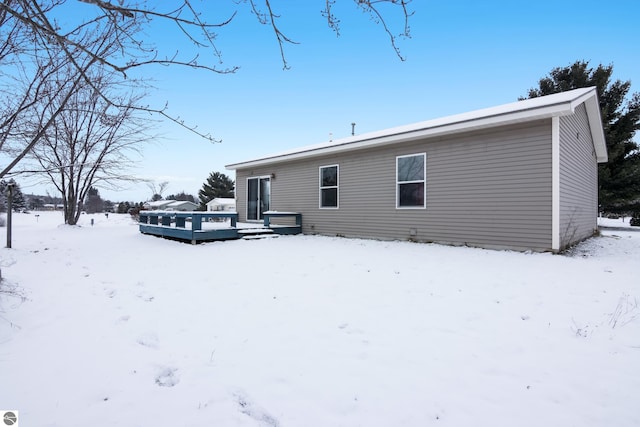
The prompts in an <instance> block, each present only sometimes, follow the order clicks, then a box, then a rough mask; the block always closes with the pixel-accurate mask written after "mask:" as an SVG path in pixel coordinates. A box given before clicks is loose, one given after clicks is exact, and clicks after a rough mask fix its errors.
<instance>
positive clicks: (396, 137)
mask: <svg viewBox="0 0 640 427" xmlns="http://www.w3.org/2000/svg"><path fill="white" fill-rule="evenodd" d="M582 103H585V105H586V109H587V115H588V118H589V126H590V128H591V133H592V137H593V143H594V148H595V152H596V157H597V160H598V162H606V161H607V149H606V145H605V139H604V132H603V130H602V119H601V117H600V107H599V104H598V96H597V93H596V88H595V87H590V88H581V89H574V90H570V91H567V92H561V93H556V94H553V95H547V96H541V97H538V98H530V99H525V100H523V101H518V102H513V103H510V104H504V105H500V106H497V107H492V108H485V109H482V110H475V111H471V112H468V113H463V114H456V115H453V116H448V117H443V118H439V119H434V120H428V121H424V122H419V123H415V124H411V125H405V126H399V127H395V128H391V129H386V130H381V131H377V132H370V133H367V134H363V135H358V136H353V137H349V138H343V139H340V140H337V141H332V142H325V143H322V144H317V145H312V146H308V147H302V148H299V149H296V150H292V151H287V152H283V153H278V154H273V155H269V156H266V157H262V158H259V159H254V160H249V161H246V162H240V163H232V164H229V165H227V166H226V168H227V169H229V170H236V169H244V168H249V167H256V166H263V165H268V164H272V163H278V162H283V161H289V160H297V159H304V158H309V157H315V156H321V155H326V154H333V153H337V152H342V151H351V150H360V149H364V148H367V147H372V146H380V145H387V144H394V143H401V142H406V141H413V140H417V139H422V138H426V137H435V136H443V135H450V134H455V133H460V132H466V131H471V130H477V129H485V128H490V127H495V126H502V125H508V124H514V123H520V122H527V121H532V120H539V119H545V118H551V117H559V116H564V115H568V114H572V113H574V111H575V109H576V107H578V106H579V105H581V104H582Z"/></svg>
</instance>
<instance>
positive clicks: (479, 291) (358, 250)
mask: <svg viewBox="0 0 640 427" xmlns="http://www.w3.org/2000/svg"><path fill="white" fill-rule="evenodd" d="M91 218H93V219H94V220H95V225H94V226H91V225H90V219H91ZM607 221H617V223H615V224H609V223H608V222H607ZM607 221H605V220H603V223H604V222H607V224H606V225H609V226H611V227H616V229H610V230H605V231H603V236H602V237H598V238H594V239H591V240H589V241H587V242H585V243H583V244H582V245H580V246H579V247H577V248H575V249H574V250H573V251H571V253H570V254H569V255H563V256H557V255H551V254H526V253H516V252H506V251H504V252H501V251H490V250H481V249H470V248H456V247H447V246H439V245H428V244H413V243H408V242H379V241H365V240H351V239H344V238H328V237H315V236H287V237H279V238H275V239H264V240H252V241H243V240H238V241H228V242H216V243H206V244H201V245H197V246H192V245H188V244H182V243H178V242H173V241H169V240H162V239H159V238H156V237H152V236H146V235H141V234H140V233H138V230H137V226H136V224H135V223H133V222H132V221H131V219H130V218H129V217H127V216H124V215H114V214H111V215H110V216H109V218H106V217H105V216H104V215H96V216H91V215H83V217H82V220H81V224H80V225H81V226H78V227H69V226H64V225H60V223H61V222H62V216H61V215H60V214H59V213H40V214H39V216H37V217H36V215H35V214H34V213H32V214H16V215H14V230H13V249H6V248H3V249H0V260H1V264H0V266H1V268H2V276H3V279H4V280H3V282H2V290H3V293H1V294H0V410H8V409H14V410H18V411H20V412H19V415H20V420H19V421H21V422H22V424H21V425H22V426H160V427H162V426H267V427H269V426H271V427H272V426H431V425H433V426H491V427H496V426H509V427H512V426H520V427H522V426H580V427H585V426H617V427H623V426H638V425H640V410H639V409H638V402H639V400H638V391H639V390H640V280H639V279H638V261H640V232H638V231H634V230H633V229H631V228H630V227H628V224H625V223H624V222H623V221H621V220H607ZM620 228H622V229H620ZM0 234H1V235H2V237H3V239H4V232H2V233H0ZM3 243H4V242H3ZM2 246H4V245H2Z"/></svg>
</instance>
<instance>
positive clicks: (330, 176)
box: [319, 165, 340, 209]
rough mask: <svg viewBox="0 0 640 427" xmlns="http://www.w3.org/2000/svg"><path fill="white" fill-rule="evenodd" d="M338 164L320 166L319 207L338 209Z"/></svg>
mask: <svg viewBox="0 0 640 427" xmlns="http://www.w3.org/2000/svg"><path fill="white" fill-rule="evenodd" d="M339 169H340V168H339V167H338V165H328V166H320V200H319V204H320V209H338V200H339V190H338V187H339V180H340V177H339Z"/></svg>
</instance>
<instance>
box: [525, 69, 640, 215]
mask: <svg viewBox="0 0 640 427" xmlns="http://www.w3.org/2000/svg"><path fill="white" fill-rule="evenodd" d="M612 74H613V65H607V66H604V65H602V64H600V65H598V67H596V68H595V69H594V68H590V67H589V62H588V61H576V62H575V63H574V64H572V65H570V66H568V67H559V68H554V69H553V70H551V72H550V73H549V75H548V76H547V77H544V78H542V79H540V81H539V82H538V87H537V88H532V89H530V90H529V94H528V97H529V98H535V97H538V96H543V95H549V94H552V93H558V92H564V91H567V90H571V89H577V88H582V87H589V86H596V87H597V91H598V100H599V102H600V114H601V116H602V124H603V128H604V134H605V139H606V144H607V152H608V155H609V161H608V162H607V163H602V164H600V165H599V166H598V186H599V196H598V197H599V200H598V201H599V204H600V207H601V209H603V210H605V211H610V212H621V213H624V212H632V211H636V212H638V211H640V147H639V146H638V143H636V142H635V141H634V140H633V138H634V136H635V132H636V131H637V130H638V129H640V93H638V92H635V93H632V94H630V93H629V90H630V89H631V82H630V81H628V80H627V81H624V82H623V81H620V80H615V81H612V80H611V76H612Z"/></svg>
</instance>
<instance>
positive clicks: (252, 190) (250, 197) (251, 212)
mask: <svg viewBox="0 0 640 427" xmlns="http://www.w3.org/2000/svg"><path fill="white" fill-rule="evenodd" d="M270 204H271V179H270V178H269V177H265V176H262V177H257V178H249V179H247V220H249V221H257V220H260V219H263V218H264V215H263V213H265V212H266V211H268V210H269V205H270Z"/></svg>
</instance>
